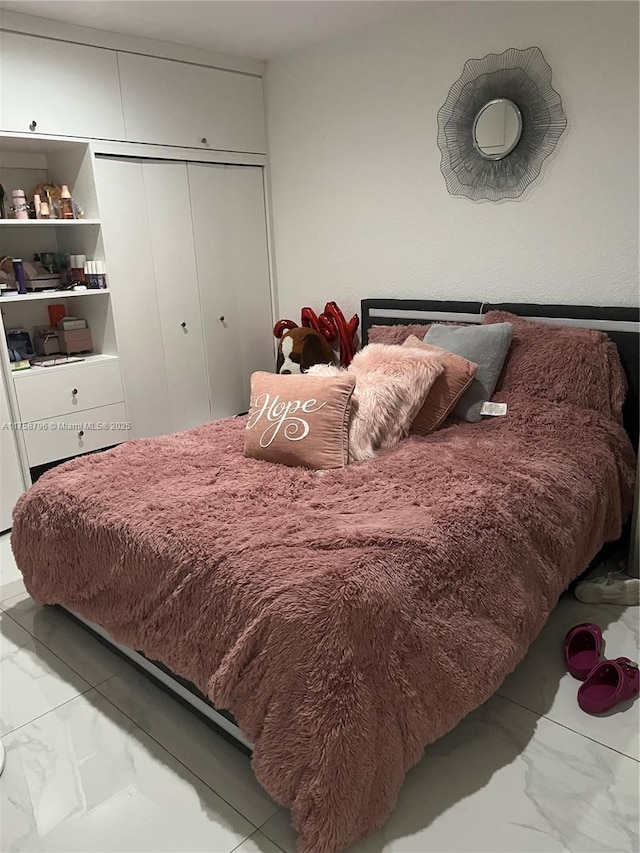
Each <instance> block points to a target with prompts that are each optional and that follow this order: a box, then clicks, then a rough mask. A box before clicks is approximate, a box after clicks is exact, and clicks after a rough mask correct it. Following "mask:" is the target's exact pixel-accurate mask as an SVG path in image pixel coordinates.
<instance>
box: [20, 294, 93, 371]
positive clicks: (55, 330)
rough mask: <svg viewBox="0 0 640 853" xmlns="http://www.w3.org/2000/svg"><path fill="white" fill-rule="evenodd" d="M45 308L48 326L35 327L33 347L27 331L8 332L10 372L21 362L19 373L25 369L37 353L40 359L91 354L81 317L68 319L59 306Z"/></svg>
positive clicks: (83, 321) (21, 329)
mask: <svg viewBox="0 0 640 853" xmlns="http://www.w3.org/2000/svg"><path fill="white" fill-rule="evenodd" d="M48 307H49V318H50V320H51V323H50V325H48V326H35V327H34V329H33V344H32V342H31V336H30V334H29V332H27V330H26V329H23V328H15V329H9V330H8V331H7V334H6V338H7V348H8V350H9V361H10V362H11V369H12V370H13V369H14V364H16V365H17V364H18V362H22V361H26V362H27V364H26V365H22V366H21V367H20V369H23V368H24V367H28V366H29V361H33V359H34V357H35V355H36V353H37V354H38V356H40V357H41V359H42V357H43V356H44V357H48V356H53V355H58V354H60V353H62V354H65V355H67V356H70V355H79V354H81V353H91V352H93V340H92V338H91V330H90V329H89V326H88V324H87V321H86V320H85V319H83V318H82V317H71V316H67V315H66V314H65V310H64V306H62V305H49V306H48ZM51 309H54V310H53V311H52V310H51ZM47 363H48V362H47Z"/></svg>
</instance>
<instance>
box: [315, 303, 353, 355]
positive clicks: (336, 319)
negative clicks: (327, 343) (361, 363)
mask: <svg viewBox="0 0 640 853" xmlns="http://www.w3.org/2000/svg"><path fill="white" fill-rule="evenodd" d="M320 316H321V317H324V318H325V319H326V320H328V321H329V322H330V323H331V325H332V327H333V329H334V334H333V338H334V340H335V338H337V339H338V340H339V342H340V364H341V366H342V367H348V366H349V365H350V364H351V360H352V359H353V355H354V352H355V334H356V332H357V330H358V326H359V325H360V320H359V319H358V316H357V314H354V315H353V317H352V318H351V319H350V320H349V322H348V323H347V321H346V320H345V317H344V314H343V313H342V311H341V310H340V308H338V305H337V304H336V303H335V302H327V304H326V305H325V306H324V311H323V313H322V314H321V315H320Z"/></svg>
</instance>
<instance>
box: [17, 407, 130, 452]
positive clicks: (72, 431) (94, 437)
mask: <svg viewBox="0 0 640 853" xmlns="http://www.w3.org/2000/svg"><path fill="white" fill-rule="evenodd" d="M126 420H127V414H126V411H125V408H124V403H116V404H114V405H113V406H101V407H99V408H97V409H88V410H83V411H80V412H74V413H73V414H72V415H65V416H64V417H57V418H55V419H54V418H47V419H46V420H40V421H33V422H31V423H28V424H25V427H24V438H25V442H26V445H27V459H28V462H29V467H30V468H33V466H34V465H44V464H45V462H54V461H55V460H56V459H66V458H67V457H69V456H77V455H78V454H79V453H88V452H89V451H90V450H99V449H100V448H101V447H109V446H110V445H112V444H120V443H121V442H123V441H126V440H127V439H128V438H129V431H128V430H127V429H126V428H125V427H126V426H127V424H126Z"/></svg>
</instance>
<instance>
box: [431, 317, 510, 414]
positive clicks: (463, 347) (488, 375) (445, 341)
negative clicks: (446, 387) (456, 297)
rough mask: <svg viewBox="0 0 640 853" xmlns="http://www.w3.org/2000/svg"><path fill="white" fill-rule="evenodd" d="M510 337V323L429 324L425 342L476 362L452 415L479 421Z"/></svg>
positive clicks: (500, 366) (500, 367) (504, 357)
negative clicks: (469, 383)
mask: <svg viewBox="0 0 640 853" xmlns="http://www.w3.org/2000/svg"><path fill="white" fill-rule="evenodd" d="M512 336H513V326H512V325H511V323H497V324H495V325H492V326H439V325H433V326H431V328H430V329H429V331H428V332H427V334H426V335H425V338H424V342H425V344H435V345H436V346H438V347H442V348H443V349H446V350H449V352H453V353H455V354H456V355H460V356H462V358H466V359H468V361H473V362H474V363H475V364H477V365H478V372H477V373H476V375H475V379H474V380H473V382H472V383H471V385H470V386H469V387H468V388H467V390H466V391H465V392H464V394H463V395H462V397H461V398H460V400H458V403H457V404H456V407H455V409H454V410H453V414H454V415H457V416H458V417H459V418H464V420H465V421H469V423H478V421H481V420H482V415H481V414H480V411H481V409H482V406H483V405H484V403H486V402H487V400H490V399H491V395H492V394H493V392H494V390H495V387H496V385H497V383H498V379H499V378H500V372H501V371H502V365H503V364H504V361H505V359H506V357H507V353H508V352H509V347H510V346H511V338H512Z"/></svg>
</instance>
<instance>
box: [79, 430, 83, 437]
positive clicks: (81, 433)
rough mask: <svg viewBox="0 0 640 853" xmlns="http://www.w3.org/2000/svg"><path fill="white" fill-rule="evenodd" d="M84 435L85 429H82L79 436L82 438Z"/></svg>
mask: <svg viewBox="0 0 640 853" xmlns="http://www.w3.org/2000/svg"><path fill="white" fill-rule="evenodd" d="M83 435H84V430H83V429H81V430H80V432H79V433H78V438H82V436H83Z"/></svg>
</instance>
